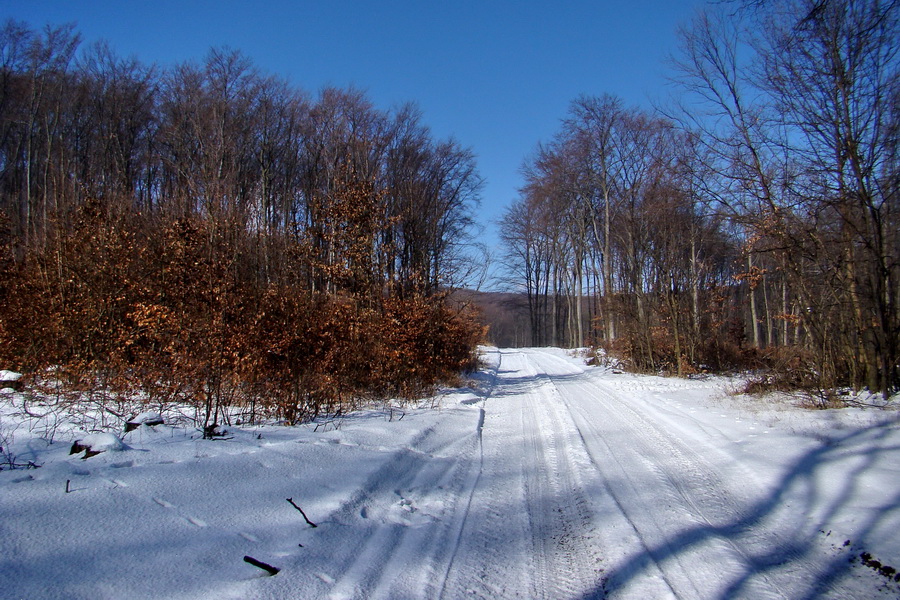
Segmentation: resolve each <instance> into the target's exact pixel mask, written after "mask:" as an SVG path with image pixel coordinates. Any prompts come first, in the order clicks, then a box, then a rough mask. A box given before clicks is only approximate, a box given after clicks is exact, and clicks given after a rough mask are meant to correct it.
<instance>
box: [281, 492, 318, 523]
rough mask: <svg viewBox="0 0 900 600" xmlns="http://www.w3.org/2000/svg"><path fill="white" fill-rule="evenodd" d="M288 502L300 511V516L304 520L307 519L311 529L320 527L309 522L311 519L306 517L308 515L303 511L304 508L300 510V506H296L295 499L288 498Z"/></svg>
mask: <svg viewBox="0 0 900 600" xmlns="http://www.w3.org/2000/svg"><path fill="white" fill-rule="evenodd" d="M287 501H288V502H290V503H291V506H293V507H294V508H296V509H297V510H299V511H300V514H301V515H303V518H304V519H306V524H307V525H309V526H310V527H318V525H316V524H315V523H313V522H312V521H310V520H309V517H307V516H306V513H305V512H303V509H302V508H300V507H299V506H297V505H296V504H294V499H293V498H288V499H287Z"/></svg>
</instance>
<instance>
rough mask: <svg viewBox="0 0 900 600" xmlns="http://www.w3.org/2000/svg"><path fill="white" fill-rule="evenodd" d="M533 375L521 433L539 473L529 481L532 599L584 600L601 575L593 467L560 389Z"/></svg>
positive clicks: (530, 460) (544, 377)
mask: <svg viewBox="0 0 900 600" xmlns="http://www.w3.org/2000/svg"><path fill="white" fill-rule="evenodd" d="M534 376H535V377H536V382H537V385H536V387H535V389H534V390H533V391H532V392H531V393H529V394H527V395H526V398H525V399H526V403H527V411H523V430H524V431H526V432H529V437H530V438H531V439H530V443H529V447H530V449H531V450H532V455H531V456H530V457H529V460H528V462H529V463H531V465H534V466H535V467H536V469H537V470H536V471H534V472H533V473H532V477H526V482H527V483H529V484H530V485H529V489H528V492H527V494H526V497H527V500H528V504H529V511H528V512H529V517H530V519H531V522H532V532H531V535H532V540H533V542H534V547H535V556H536V558H537V560H539V561H540V563H541V564H540V567H541V568H539V570H538V573H539V574H540V579H539V580H538V581H537V582H535V583H538V584H539V585H536V586H535V587H534V589H533V597H536V598H582V597H584V596H585V594H587V593H588V592H590V590H591V589H592V588H594V587H595V586H596V584H597V582H598V581H599V579H600V578H601V576H602V571H601V569H600V568H599V564H600V556H599V547H598V546H597V545H596V544H595V543H594V539H593V538H592V535H593V533H594V528H593V513H592V510H591V508H590V505H589V501H588V496H587V494H586V492H585V489H584V486H583V483H582V477H581V473H582V472H583V470H584V468H585V467H588V468H590V463H589V460H588V459H587V456H586V453H585V451H584V448H583V446H582V445H581V443H580V440H579V439H578V438H577V436H573V434H574V432H575V427H574V424H573V423H571V421H570V419H567V418H566V417H567V415H566V414H565V412H564V411H562V410H561V408H562V404H561V401H562V400H561V398H560V397H559V394H558V392H557V390H556V388H555V387H554V386H553V384H552V382H551V381H550V380H549V379H547V378H546V376H545V375H544V374H542V373H534ZM529 430H530V431H529ZM579 459H580V460H579Z"/></svg>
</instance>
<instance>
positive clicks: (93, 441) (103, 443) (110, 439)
mask: <svg viewBox="0 0 900 600" xmlns="http://www.w3.org/2000/svg"><path fill="white" fill-rule="evenodd" d="M127 449H128V446H126V445H125V444H124V443H123V442H122V440H120V439H119V438H118V437H117V436H115V435H113V434H112V433H92V434H90V435H87V436H85V437H83V438H82V439H80V440H75V443H74V444H72V450H71V451H70V452H69V454H78V453H79V452H81V451H83V450H87V452H86V453H85V455H84V458H88V457H90V456H94V455H96V454H100V453H101V452H106V451H107V450H109V451H111V452H120V451H122V450H127Z"/></svg>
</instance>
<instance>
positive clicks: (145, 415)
mask: <svg viewBox="0 0 900 600" xmlns="http://www.w3.org/2000/svg"><path fill="white" fill-rule="evenodd" d="M128 422H129V423H133V424H135V425H142V424H144V423H148V424H151V425H157V424H160V425H161V424H162V423H164V420H163V418H162V415H161V414H159V413H158V412H154V411H152V410H145V411H144V412H142V413H139V414H138V415H137V416H135V417H134V418H133V419H129V421H128Z"/></svg>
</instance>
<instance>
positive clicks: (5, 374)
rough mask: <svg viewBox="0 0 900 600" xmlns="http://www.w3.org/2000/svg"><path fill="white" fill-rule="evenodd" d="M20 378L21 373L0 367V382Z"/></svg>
mask: <svg viewBox="0 0 900 600" xmlns="http://www.w3.org/2000/svg"><path fill="white" fill-rule="evenodd" d="M20 379H22V374H21V373H16V372H15V371H7V370H6V369H0V383H7V382H15V381H19V380H20Z"/></svg>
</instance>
